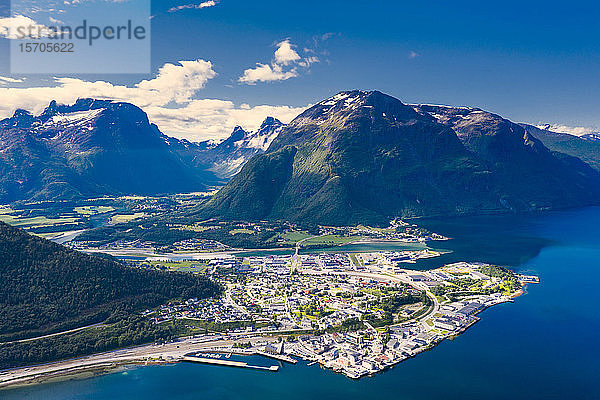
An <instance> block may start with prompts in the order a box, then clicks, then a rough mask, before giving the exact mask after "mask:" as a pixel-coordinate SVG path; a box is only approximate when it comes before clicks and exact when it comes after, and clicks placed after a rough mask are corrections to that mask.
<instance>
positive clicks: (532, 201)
mask: <svg viewBox="0 0 600 400" xmlns="http://www.w3.org/2000/svg"><path fill="white" fill-rule="evenodd" d="M444 112H448V110H446V111H444ZM443 114H444V113H443V112H441V111H440V110H438V109H435V110H434V109H431V110H427V109H426V107H425V106H421V107H419V106H409V105H405V104H403V103H402V102H400V101H399V100H397V99H395V98H393V97H390V96H387V95H385V94H383V93H380V92H377V91H374V92H364V91H351V92H342V93H339V94H337V95H336V96H333V97H332V98H330V99H327V100H324V101H322V102H320V103H318V104H316V105H315V106H313V107H311V108H310V109H308V110H306V111H305V112H303V113H302V114H300V115H299V116H298V117H297V118H295V119H294V120H293V121H292V122H291V123H290V124H289V125H287V126H286V127H285V128H284V129H283V130H282V131H281V133H280V134H279V136H278V137H277V138H276V139H275V140H274V141H273V143H272V144H271V146H270V147H269V149H268V151H267V152H266V153H265V154H263V155H259V156H256V157H255V158H253V159H252V160H251V161H250V162H249V163H248V164H247V165H246V166H244V168H243V169H242V171H241V172H240V173H239V174H238V175H237V176H236V177H235V178H234V179H232V180H231V181H230V182H229V184H228V185H226V186H225V187H224V188H223V189H222V190H221V191H220V192H219V193H218V194H217V195H216V196H215V197H214V198H213V199H211V200H210V201H209V202H208V203H207V204H206V205H202V206H199V207H198V210H196V213H199V214H202V215H203V216H216V217H219V216H220V217H225V218H248V217H250V218H251V219H286V220H291V221H297V222H310V223H320V224H333V225H346V224H353V223H358V222H360V223H386V222H387V220H388V219H389V218H392V217H396V216H400V217H416V216H437V215H463V214H479V213H492V212H494V213H495V212H506V211H509V210H510V211H529V210H536V209H551V208H563V207H572V206H580V205H586V204H597V203H598V202H600V176H599V175H598V173H597V172H596V171H594V170H593V169H592V168H590V167H589V166H588V165H586V164H584V163H583V162H581V161H580V160H578V159H572V158H568V157H567V156H564V155H557V154H554V153H552V152H550V151H549V150H548V149H546V148H545V147H544V146H543V144H542V143H541V142H539V141H537V140H536V139H535V138H532V137H528V136H527V135H526V134H525V133H524V131H523V129H522V128H521V127H519V126H518V125H516V124H512V123H511V122H510V121H507V120H504V119H502V118H500V117H498V116H495V115H493V114H490V113H484V112H483V111H481V110H476V109H464V114H465V115H455V116H451V118H450V117H448V116H445V115H443ZM459 120H460V121H459ZM463 120H464V121H463ZM516 128H519V129H520V131H519V130H518V129H516ZM284 155H285V156H284ZM290 158H293V160H292V159H290ZM275 160H279V161H278V162H275ZM274 162H275V166H276V167H275V168H273V166H272V165H271V164H273V163H274ZM257 196H258V197H257ZM257 198H258V199H259V200H258V201H256V202H255V199H257Z"/></svg>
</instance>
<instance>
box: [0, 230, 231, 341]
mask: <svg viewBox="0 0 600 400" xmlns="http://www.w3.org/2000/svg"><path fill="white" fill-rule="evenodd" d="M0 281H1V282H2V284H1V285H0V342H5V341H9V340H15V339H21V338H25V337H33V336H39V335H43V334H47V333H52V332H58V331H63V330H67V329H72V328H76V327H80V326H84V325H88V324H93V323H97V322H102V321H104V320H106V319H107V318H108V317H110V316H111V315H113V317H114V316H116V315H121V316H123V315H127V314H129V313H131V312H137V311H139V310H143V309H146V308H150V307H155V306H158V305H160V304H162V303H164V302H166V301H168V300H170V299H173V298H185V299H187V298H191V297H198V298H202V297H209V296H213V295H217V294H219V292H220V288H219V287H218V285H217V284H215V283H213V282H211V281H209V280H207V279H206V278H202V277H199V276H196V275H192V274H183V273H171V272H163V271H156V270H142V269H134V268H129V267H126V266H124V265H122V264H120V263H117V262H115V261H111V260H108V259H103V258H100V257H95V256H90V255H86V254H83V253H79V252H76V251H73V250H70V249H67V248H65V247H63V246H61V245H58V244H55V243H52V242H50V241H48V240H44V239H41V238H38V237H35V236H31V235H29V234H27V233H25V232H24V231H22V230H19V229H16V228H13V227H10V226H9V225H6V224H4V223H0ZM121 318H122V317H121ZM113 319H114V318H113ZM117 319H118V318H117Z"/></svg>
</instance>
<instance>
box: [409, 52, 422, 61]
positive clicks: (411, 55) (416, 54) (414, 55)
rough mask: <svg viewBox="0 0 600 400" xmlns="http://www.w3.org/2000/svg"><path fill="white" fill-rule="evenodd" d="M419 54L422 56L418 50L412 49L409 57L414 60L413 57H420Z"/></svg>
mask: <svg viewBox="0 0 600 400" xmlns="http://www.w3.org/2000/svg"><path fill="white" fill-rule="evenodd" d="M419 56H420V54H419V53H417V52H416V51H413V50H411V51H410V52H409V53H408V58H409V59H411V60H412V59H413V58H417V57H419Z"/></svg>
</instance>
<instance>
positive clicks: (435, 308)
mask: <svg viewBox="0 0 600 400" xmlns="http://www.w3.org/2000/svg"><path fill="white" fill-rule="evenodd" d="M303 272H305V273H306V272H308V273H311V272H309V271H303ZM312 273H313V274H315V275H320V274H322V272H320V271H314V272H312ZM329 273H330V274H335V275H350V276H358V277H361V278H369V279H379V280H390V281H394V282H399V283H405V284H407V285H410V286H412V287H414V288H415V289H418V290H423V291H424V292H425V293H426V294H427V297H429V299H430V300H431V301H432V303H433V307H432V308H431V310H429V311H428V312H427V313H426V314H424V315H422V316H421V317H419V318H418V319H417V322H419V323H420V324H422V325H423V326H424V327H426V328H429V325H426V322H425V321H427V320H428V319H429V318H431V317H432V316H433V315H435V314H436V313H437V312H439V310H440V303H439V301H438V299H437V298H436V297H435V295H434V294H433V293H431V291H430V290H429V287H428V286H427V285H425V284H423V283H419V282H413V281H412V280H411V279H410V278H409V277H408V276H404V275H398V274H395V275H387V274H377V273H373V272H355V271H344V272H337V271H336V272H329Z"/></svg>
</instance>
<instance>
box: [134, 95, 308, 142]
mask: <svg viewBox="0 0 600 400" xmlns="http://www.w3.org/2000/svg"><path fill="white" fill-rule="evenodd" d="M305 109H306V107H289V106H272V105H258V106H254V107H251V106H249V105H248V104H241V105H240V106H236V105H235V104H234V103H233V102H231V101H226V100H218V99H200V100H192V101H191V102H189V103H188V104H187V105H186V106H185V107H181V108H165V107H149V108H147V109H145V111H146V112H147V113H148V116H149V118H150V120H151V121H152V122H154V123H156V124H157V125H158V126H159V128H160V129H161V131H163V132H165V133H167V134H169V135H171V136H175V137H178V138H182V139H188V140H191V141H200V140H206V139H224V138H225V137H227V136H228V135H229V134H230V133H231V132H232V130H233V128H234V127H235V126H236V125H241V126H243V127H244V128H245V129H249V130H254V129H257V128H258V127H259V126H260V123H261V122H262V121H263V120H264V119H265V118H266V117H267V116H272V117H275V118H277V119H279V120H280V121H282V122H284V123H288V122H290V121H291V120H292V119H293V118H295V117H296V116H297V115H298V114H300V113H301V112H302V111H304V110H305Z"/></svg>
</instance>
